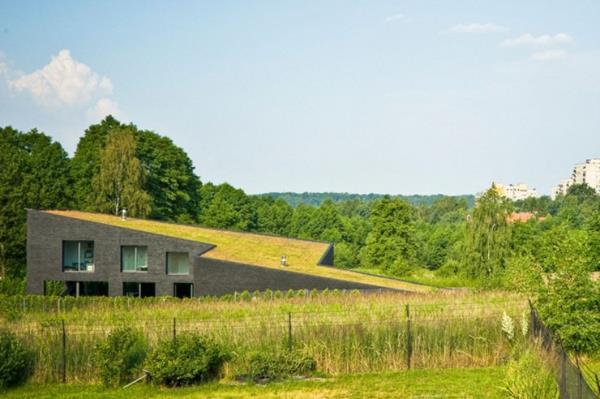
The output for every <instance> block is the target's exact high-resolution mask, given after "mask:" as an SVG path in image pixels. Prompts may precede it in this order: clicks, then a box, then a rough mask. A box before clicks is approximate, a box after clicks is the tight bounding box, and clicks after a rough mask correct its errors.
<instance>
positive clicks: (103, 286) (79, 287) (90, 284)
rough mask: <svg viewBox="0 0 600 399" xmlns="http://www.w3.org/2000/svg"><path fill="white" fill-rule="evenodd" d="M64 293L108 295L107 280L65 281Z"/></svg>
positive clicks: (72, 294)
mask: <svg viewBox="0 0 600 399" xmlns="http://www.w3.org/2000/svg"><path fill="white" fill-rule="evenodd" d="M65 286H66V290H65V291H66V295H71V296H108V281H67V282H66V284H65Z"/></svg>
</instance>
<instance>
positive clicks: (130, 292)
mask: <svg viewBox="0 0 600 399" xmlns="http://www.w3.org/2000/svg"><path fill="white" fill-rule="evenodd" d="M123 295H125V296H134V297H140V298H145V297H147V296H155V295H156V286H155V284H154V283H129V282H127V283H123Z"/></svg>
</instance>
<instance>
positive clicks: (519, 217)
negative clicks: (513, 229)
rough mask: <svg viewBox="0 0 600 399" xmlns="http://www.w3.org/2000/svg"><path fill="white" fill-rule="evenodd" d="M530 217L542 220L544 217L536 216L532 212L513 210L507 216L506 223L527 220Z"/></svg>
mask: <svg viewBox="0 0 600 399" xmlns="http://www.w3.org/2000/svg"><path fill="white" fill-rule="evenodd" d="M531 219H535V220H544V219H545V217H543V216H542V217H538V216H536V214H535V213H532V212H513V213H511V214H510V215H508V217H507V220H508V223H516V222H528V221H529V220H531Z"/></svg>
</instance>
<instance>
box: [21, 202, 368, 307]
mask: <svg viewBox="0 0 600 399" xmlns="http://www.w3.org/2000/svg"><path fill="white" fill-rule="evenodd" d="M63 241H93V242H94V270H93V271H63ZM127 245H142V246H147V247H148V270H147V271H144V272H122V271H121V246H127ZM212 248H214V246H213V245H212V244H208V243H201V242H195V241H189V240H184V239H177V238H172V237H167V236H162V235H158V234H150V233H144V232H141V231H137V230H132V229H127V228H122V227H117V226H110V225H106V224H101V223H94V222H88V221H84V220H79V219H74V218H69V217H64V216H59V215H54V214H50V213H47V212H43V211H34V210H29V211H28V213H27V292H28V293H29V294H43V293H44V281H47V280H58V281H78V282H91V281H102V282H108V294H109V295H111V296H116V295H123V283H124V282H137V283H144V282H151V283H155V287H156V290H155V293H156V295H157V296H162V295H173V290H174V283H193V284H194V289H193V291H194V296H203V295H223V294H227V293H232V292H235V291H237V292H241V291H244V290H248V291H251V292H252V291H255V290H259V291H264V290H266V289H271V290H288V289H295V290H296V289H313V288H316V289H325V288H329V289H335V288H337V289H355V288H356V289H373V288H379V287H376V286H371V285H366V284H360V283H352V282H348V281H342V280H335V279H330V278H324V277H317V276H311V275H307V274H301V273H295V272H290V271H287V270H284V269H283V268H282V270H278V269H270V268H266V267H260V266H252V265H245V264H241V263H235V262H228V261H222V260H216V259H210V258H207V257H203V256H201V255H202V254H203V253H205V252H206V251H209V250H211V249H212ZM167 252H188V253H189V255H190V273H189V275H169V274H167V271H166V254H167ZM320 264H329V265H332V264H333V246H330V247H329V248H328V250H327V251H326V252H325V253H324V254H323V257H322V258H321V260H320ZM315 267H317V266H316V265H315Z"/></svg>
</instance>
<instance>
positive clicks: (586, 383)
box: [530, 303, 600, 399]
mask: <svg viewBox="0 0 600 399" xmlns="http://www.w3.org/2000/svg"><path fill="white" fill-rule="evenodd" d="M530 306H531V334H532V336H534V337H536V338H538V339H539V340H540V341H541V344H542V347H543V348H544V350H546V351H547V352H548V353H549V354H551V355H554V356H553V357H554V358H555V359H556V362H557V381H558V388H559V393H560V398H561V399H597V398H600V378H599V376H598V375H597V374H595V373H593V372H592V371H591V370H588V372H587V373H585V372H584V369H585V365H584V364H583V363H581V362H580V360H579V359H578V358H577V357H575V361H573V359H571V357H570V356H569V354H568V353H567V351H565V349H564V347H563V346H562V344H561V342H560V337H559V336H558V335H557V334H554V333H553V332H552V330H550V329H549V328H548V327H547V326H546V325H545V324H544V322H543V321H542V320H541V318H540V316H539V314H538V312H537V310H536V309H535V307H534V306H533V304H531V303H530ZM586 375H588V379H589V380H588V379H586ZM594 381H595V383H596V384H594Z"/></svg>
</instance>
